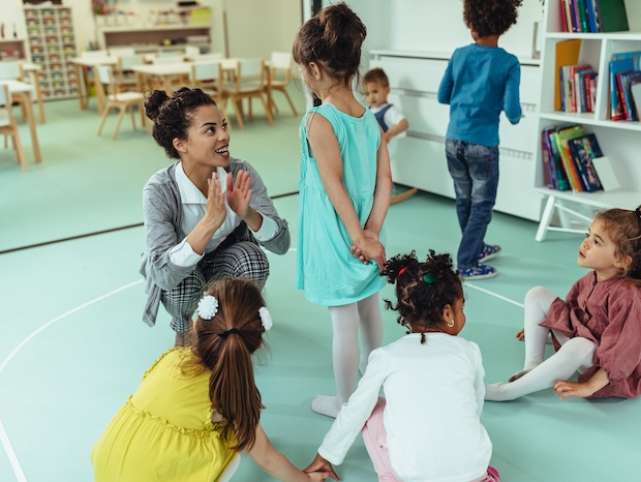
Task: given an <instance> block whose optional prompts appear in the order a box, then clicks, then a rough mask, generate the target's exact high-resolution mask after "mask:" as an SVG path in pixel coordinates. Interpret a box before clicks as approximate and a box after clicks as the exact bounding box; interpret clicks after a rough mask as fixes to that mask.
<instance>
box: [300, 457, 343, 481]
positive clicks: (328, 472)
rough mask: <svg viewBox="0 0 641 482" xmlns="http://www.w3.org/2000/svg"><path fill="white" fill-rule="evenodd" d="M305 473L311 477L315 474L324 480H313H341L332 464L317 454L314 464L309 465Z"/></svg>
mask: <svg viewBox="0 0 641 482" xmlns="http://www.w3.org/2000/svg"><path fill="white" fill-rule="evenodd" d="M303 472H305V473H307V474H308V475H309V476H310V477H311V476H312V475H315V474H318V475H319V476H321V475H322V476H323V478H322V479H312V480H325V478H330V479H334V480H341V478H340V477H339V476H338V474H337V473H336V472H335V471H334V467H332V464H331V463H329V462H328V461H327V460H325V459H324V458H323V457H321V455H320V454H316V457H314V460H312V463H311V464H309V465H308V466H307V467H306V468H305V469H304V470H303Z"/></svg>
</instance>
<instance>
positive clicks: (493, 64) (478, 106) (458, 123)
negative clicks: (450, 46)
mask: <svg viewBox="0 0 641 482" xmlns="http://www.w3.org/2000/svg"><path fill="white" fill-rule="evenodd" d="M520 82H521V66H520V64H519V61H518V59H517V58H516V57H515V56H514V55H512V54H510V53H508V52H506V51H505V50H503V49H502V48H500V47H486V46H482V45H477V44H471V45H467V46H466V47H461V48H459V49H456V50H455V51H454V54H452V57H451V58H450V61H449V63H448V65H447V69H446V70H445V74H444V75H443V79H442V80H441V85H440V86H439V89H438V101H439V102H440V103H441V104H449V105H450V123H449V125H448V128H447V137H448V138H449V139H457V140H460V141H466V142H469V143H471V144H481V145H484V146H497V145H498V144H499V116H500V114H501V111H502V110H503V111H505V115H506V117H507V118H508V120H509V121H510V122H511V123H512V124H517V123H518V122H519V120H520V119H521V104H520V101H519V83H520Z"/></svg>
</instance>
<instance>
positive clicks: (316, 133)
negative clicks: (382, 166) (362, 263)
mask: <svg viewBox="0 0 641 482" xmlns="http://www.w3.org/2000/svg"><path fill="white" fill-rule="evenodd" d="M307 132H308V134H307V137H308V139H309V144H310V147H311V149H312V152H313V154H314V158H315V159H316V161H317V162H318V171H319V173H320V177H321V180H322V182H323V186H324V187H325V191H326V192H327V196H328V197H329V200H330V201H331V203H332V205H333V206H334V209H335V210H336V212H337V213H338V216H339V217H340V219H341V221H342V222H343V224H344V225H345V228H346V229H347V232H348V234H349V236H350V239H351V241H352V244H353V245H355V246H357V247H359V249H360V250H361V251H362V252H363V253H364V254H365V257H366V259H373V260H375V261H376V262H377V263H378V264H379V266H381V268H382V265H383V263H384V262H385V250H384V249H383V246H382V245H381V244H380V242H378V241H377V240H372V239H369V238H366V237H365V233H364V232H363V228H362V227H361V223H360V220H359V219H358V216H357V215H356V211H355V210H354V204H353V202H352V199H351V198H350V197H349V194H347V191H346V190H345V185H344V184H343V162H342V160H341V154H340V148H339V146H338V140H337V139H336V135H335V134H334V131H333V129H332V126H331V124H330V123H329V122H328V121H327V120H326V119H325V118H324V117H322V116H320V115H315V116H313V118H312V120H311V121H310V123H309V126H308V128H307ZM388 164H389V162H388ZM377 184H378V180H377ZM388 196H389V195H388ZM375 203H376V199H375ZM379 231H380V229H379Z"/></svg>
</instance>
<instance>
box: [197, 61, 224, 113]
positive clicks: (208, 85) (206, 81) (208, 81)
mask: <svg viewBox="0 0 641 482" xmlns="http://www.w3.org/2000/svg"><path fill="white" fill-rule="evenodd" d="M222 78H223V69H222V64H221V62H220V60H209V61H206V62H203V61H198V62H194V63H192V64H191V74H190V78H189V82H190V84H191V86H192V87H198V88H199V89H202V90H203V91H204V92H205V93H206V94H208V95H209V96H211V97H212V98H213V99H214V100H215V101H216V103H218V104H222V99H221V88H220V80H221V79H222ZM221 108H222V105H221Z"/></svg>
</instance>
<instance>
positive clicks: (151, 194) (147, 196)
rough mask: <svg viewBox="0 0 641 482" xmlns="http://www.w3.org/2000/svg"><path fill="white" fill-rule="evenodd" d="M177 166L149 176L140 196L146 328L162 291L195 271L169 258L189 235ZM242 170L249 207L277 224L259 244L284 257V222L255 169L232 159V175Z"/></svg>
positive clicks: (286, 239) (286, 234) (286, 243)
mask: <svg viewBox="0 0 641 482" xmlns="http://www.w3.org/2000/svg"><path fill="white" fill-rule="evenodd" d="M176 165H177V164H173V165H171V166H169V167H167V168H165V169H162V170H160V171H158V172H157V173H156V174H154V175H153V176H151V178H150V179H149V181H147V184H145V187H144V189H143V194H142V206H143V216H144V220H145V232H146V249H145V252H144V253H143V260H142V266H141V268H140V273H141V274H142V275H143V276H144V277H145V278H146V281H147V283H146V289H145V291H146V293H147V302H146V304H145V310H144V312H143V321H144V322H145V323H147V324H148V325H149V326H153V325H155V323H156V316H157V314H158V307H159V306H160V294H161V290H165V291H169V290H171V289H173V288H175V287H176V286H177V285H178V284H180V282H181V281H182V280H183V279H185V278H186V277H187V276H188V275H189V274H190V273H191V272H192V271H193V270H194V268H195V266H187V267H181V266H176V265H175V264H173V263H172V262H171V261H170V259H169V250H170V249H171V248H173V247H174V246H176V245H177V244H179V243H180V242H181V241H182V240H183V239H185V237H186V236H187V234H188V233H184V232H183V230H182V228H181V224H182V216H183V212H182V204H181V201H180V192H179V190H178V184H177V183H176V175H175V170H176ZM241 170H243V171H247V172H248V173H249V175H250V177H251V181H252V185H251V188H252V197H251V201H250V203H249V204H250V206H251V207H252V208H254V209H255V210H256V211H258V212H259V213H261V214H263V215H264V216H268V217H270V218H272V219H273V220H274V221H275V222H276V224H277V225H278V231H277V232H276V234H275V235H274V237H273V238H272V239H270V240H268V241H264V242H260V243H259V244H260V245H262V246H264V247H265V248H267V249H269V250H270V251H272V252H274V253H276V254H285V253H286V252H287V251H288V250H289V244H290V238H289V228H288V226H287V221H285V220H284V219H281V218H280V217H279V216H278V213H277V212H276V208H275V207H274V204H273V203H272V200H271V199H270V198H269V195H268V194H267V188H266V187H265V184H264V183H263V181H262V179H261V178H260V176H259V175H258V173H257V172H256V170H255V169H254V168H253V167H251V166H250V165H249V164H248V163H246V162H244V161H241V160H239V159H234V158H232V160H231V166H230V171H231V173H232V174H233V175H235V174H236V173H237V172H239V171H241Z"/></svg>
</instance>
